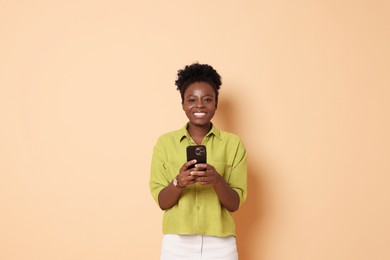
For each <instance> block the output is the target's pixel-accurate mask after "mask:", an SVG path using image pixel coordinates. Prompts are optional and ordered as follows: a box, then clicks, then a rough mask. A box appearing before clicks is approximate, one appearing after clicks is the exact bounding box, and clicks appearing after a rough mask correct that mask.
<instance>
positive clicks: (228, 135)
mask: <svg viewBox="0 0 390 260" xmlns="http://www.w3.org/2000/svg"><path fill="white" fill-rule="evenodd" d="M219 136H220V138H221V139H222V140H224V141H229V142H240V143H242V140H241V137H240V136H238V135H237V134H235V133H232V132H229V131H225V130H219Z"/></svg>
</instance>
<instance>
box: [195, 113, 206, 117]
mask: <svg viewBox="0 0 390 260" xmlns="http://www.w3.org/2000/svg"><path fill="white" fill-rule="evenodd" d="M194 116H195V117H205V116H206V113H200V112H196V113H194Z"/></svg>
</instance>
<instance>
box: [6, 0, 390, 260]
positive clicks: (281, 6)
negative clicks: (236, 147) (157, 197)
mask: <svg viewBox="0 0 390 260" xmlns="http://www.w3.org/2000/svg"><path fill="white" fill-rule="evenodd" d="M389 3H390V2H389V1H384V0H383V1H379V0H377V1H368V0H361V1H346V0H341V1H339V0H338V1H286V0H276V1H254V0H252V1H250V0H247V1H231V0H228V1H222V0H215V1H204V0H203V1H176V0H174V1H137V2H136V1H124V0H122V1H120V0H110V1H107V0H101V1H76V0H72V1H50V0H46V1H44V0H37V1H17V0H15V1H11V0H8V1H7V0H3V1H0V37H1V39H0V124H1V127H0V259H2V260H42V259H50V260H53V259H55V260H63V259H72V260H99V259H107V260H108V259H110V260H111V259H118V260H124V259H158V256H159V251H160V241H161V238H162V234H161V217H162V212H161V211H160V210H159V208H158V207H157V205H156V204H155V203H154V201H153V200H152V198H151V195H150V194H149V190H148V179H149V164H150V158H151V153H152V149H153V145H154V142H155V141H156V138H157V137H158V136H159V135H160V134H162V133H164V132H166V131H170V130H174V129H177V128H180V127H182V126H183V125H184V123H185V122H186V117H185V115H184V113H183V111H182V110H181V106H180V97H179V93H178V92H177V91H176V90H175V86H174V80H175V78H176V71H177V70H178V69H179V68H182V67H183V66H184V65H186V64H189V63H192V62H194V61H199V62H202V63H210V64H212V65H213V66H214V67H215V68H216V69H217V70H218V71H219V72H220V74H221V75H222V77H223V86H222V89H221V96H220V106H219V110H218V111H217V115H216V118H215V120H214V122H215V124H216V125H217V126H218V127H220V128H223V129H226V130H230V131H233V132H235V133H237V134H239V135H240V136H241V137H242V139H243V140H244V142H245V144H246V146H247V150H248V152H249V198H248V201H247V203H246V204H245V205H244V206H243V207H242V208H241V209H240V211H238V212H237V213H235V218H236V220H237V225H238V245H239V251H240V254H241V258H240V259H241V260H286V259H288V260H329V259H332V260H363V259H364V260H372V259H375V260H382V259H390V250H389V242H390V241H389V240H390V221H389V219H390V200H389V198H390V187H389V183H390V162H389V158H390V137H389V132H390V115H389V114H390V113H389V112H390V104H389V103H390V102H389V100H390V75H389V68H390V48H389V46H390V4H389Z"/></svg>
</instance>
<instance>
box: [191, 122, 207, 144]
mask: <svg viewBox="0 0 390 260" xmlns="http://www.w3.org/2000/svg"><path fill="white" fill-rule="evenodd" d="M211 127H212V124H211V122H210V123H209V124H207V125H204V126H198V125H193V124H189V125H188V129H187V130H188V133H189V134H190V136H191V137H192V138H193V139H194V140H195V139H196V140H202V139H203V138H204V137H205V136H206V135H207V133H208V132H209V131H210V129H211Z"/></svg>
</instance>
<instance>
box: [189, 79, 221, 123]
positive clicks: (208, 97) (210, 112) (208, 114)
mask: <svg viewBox="0 0 390 260" xmlns="http://www.w3.org/2000/svg"><path fill="white" fill-rule="evenodd" d="M182 106H183V110H184V112H185V113H186V115H187V117H188V119H189V121H190V124H193V125H196V126H208V125H209V124H210V121H211V119H212V118H213V117H214V114H215V111H216V110H217V102H216V94H215V91H214V88H213V87H212V86H211V85H210V84H209V83H207V82H194V83H192V84H190V85H189V86H188V87H187V89H186V91H185V92H184V99H183V105H182Z"/></svg>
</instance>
